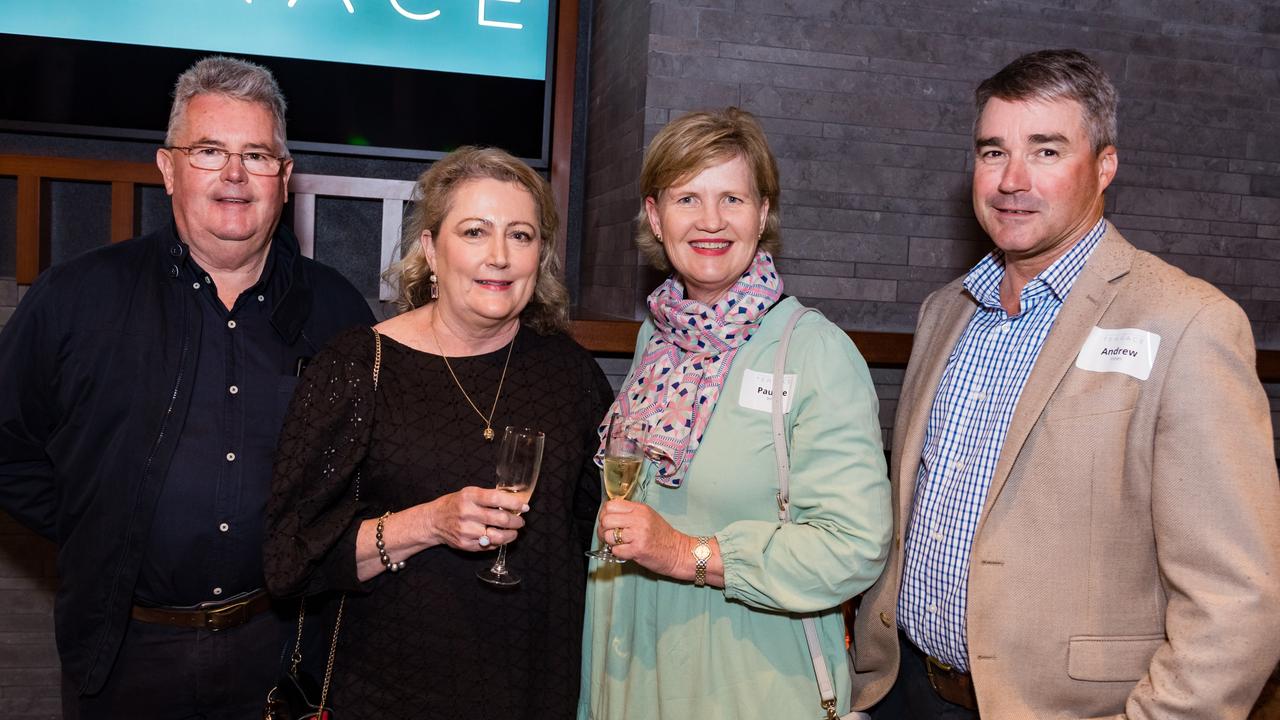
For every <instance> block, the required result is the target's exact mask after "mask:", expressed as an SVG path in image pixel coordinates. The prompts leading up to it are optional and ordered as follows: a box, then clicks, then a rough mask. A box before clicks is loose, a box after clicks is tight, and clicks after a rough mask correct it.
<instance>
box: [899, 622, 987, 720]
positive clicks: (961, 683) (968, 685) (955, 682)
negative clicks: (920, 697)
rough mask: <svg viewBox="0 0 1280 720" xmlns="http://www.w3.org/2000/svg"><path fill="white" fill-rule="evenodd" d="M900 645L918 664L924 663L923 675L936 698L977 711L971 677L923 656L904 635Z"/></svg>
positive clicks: (928, 656)
mask: <svg viewBox="0 0 1280 720" xmlns="http://www.w3.org/2000/svg"><path fill="white" fill-rule="evenodd" d="M902 644H903V645H905V646H906V647H909V648H911V650H912V651H914V653H915V655H916V657H917V658H918V659H919V660H920V662H922V663H924V670H925V673H927V674H928V676H929V685H931V686H932V687H933V691H934V692H936V693H938V697H940V698H942V699H943V700H946V701H947V702H949V703H951V704H952V705H959V706H960V707H962V708H965V709H966V710H973V711H977V709H978V696H977V694H976V693H974V691H973V676H972V675H970V674H969V673H967V672H960V671H959V670H956V669H955V668H954V667H952V666H951V665H948V664H947V663H944V662H942V661H941V660H939V659H937V658H935V657H933V656H932V655H927V654H925V652H924V651H923V650H921V649H920V648H918V647H916V646H915V643H913V642H911V640H909V639H908V638H907V636H906V634H905V633H903V634H902Z"/></svg>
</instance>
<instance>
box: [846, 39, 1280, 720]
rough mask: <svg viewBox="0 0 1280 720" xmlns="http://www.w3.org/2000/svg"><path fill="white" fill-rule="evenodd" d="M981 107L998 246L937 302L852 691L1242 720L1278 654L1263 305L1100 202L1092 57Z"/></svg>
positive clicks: (883, 703) (983, 192) (1030, 711)
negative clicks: (1175, 257) (1143, 244)
mask: <svg viewBox="0 0 1280 720" xmlns="http://www.w3.org/2000/svg"><path fill="white" fill-rule="evenodd" d="M976 99H977V105H978V121H977V123H976V125H975V128H974V130H975V133H974V134H975V160H974V178H973V202H974V211H975V213H976V214H977V217H978V220H979V222H980V223H981V224H982V226H983V228H984V229H985V230H986V232H987V233H988V235H990V236H991V239H992V240H993V242H994V243H995V246H996V249H995V250H994V251H993V252H992V254H991V255H989V256H987V258H985V259H984V260H983V261H982V262H980V263H979V264H978V265H977V266H975V268H974V269H973V270H972V271H971V272H970V273H969V275H967V276H966V277H964V278H961V279H959V280H957V281H955V282H953V283H951V284H950V285H948V286H946V287H945V288H943V289H941V290H939V291H937V292H935V293H934V294H933V295H931V296H930V297H929V298H928V299H927V300H926V301H925V303H924V305H923V307H922V308H921V311H920V320H919V327H918V328H917V332H916V336H915V345H914V348H913V349H912V353H911V361H910V364H909V365H908V368H907V373H906V378H905V380H904V383H903V388H902V395H901V399H900V401H899V407H898V415H897V421H896V425H895V437H894V443H893V462H892V467H891V478H892V480H893V484H894V499H895V509H896V518H897V525H896V530H895V542H894V544H893V547H892V549H891V551H890V555H889V563H888V567H887V568H886V570H885V573H884V575H883V577H881V579H880V581H879V582H878V583H877V584H876V585H875V586H874V587H873V588H871V590H869V591H868V592H867V594H866V596H865V598H864V599H863V602H862V606H861V609H860V611H859V613H858V617H857V622H856V627H855V629H854V633H853V637H854V642H855V661H854V683H853V684H854V703H853V704H854V707H857V708H869V707H872V706H874V708H873V713H872V714H873V717H877V718H890V719H892V720H899V719H907V720H913V719H915V718H977V717H979V713H980V714H981V717H982V718H984V719H985V720H1001V719H1004V718H1009V719H1015V718H1016V719H1019V720H1021V719H1024V718H1026V719H1043V718H1101V717H1106V718H1123V717H1127V718H1150V719H1152V720H1173V719H1191V718H1196V719H1203V720H1229V719H1231V718H1245V717H1246V716H1247V715H1248V713H1249V710H1250V708H1251V707H1252V705H1253V702H1254V701H1255V699H1256V697H1257V695H1258V693H1259V691H1260V690H1261V688H1262V685H1263V683H1264V682H1265V680H1266V678H1267V676H1268V674H1269V673H1270V672H1271V671H1272V669H1273V668H1274V667H1275V665H1276V662H1277V659H1278V658H1280V482H1278V481H1277V475H1276V459H1275V456H1274V454H1273V446H1272V435H1271V422H1270V416H1269V412H1268V407H1267V399H1266V397H1265V395H1264V393H1263V391H1262V388H1261V386H1260V384H1259V382H1258V378H1257V375H1256V371H1255V360H1254V342H1253V337H1252V333H1251V332H1250V328H1249V323H1248V320H1247V319H1246V318H1245V315H1244V313H1243V312H1242V311H1241V310H1240V308H1239V307H1238V306H1237V305H1236V304H1235V303H1234V302H1232V301H1231V300H1229V299H1227V298H1226V297H1225V296H1224V295H1223V294H1222V293H1221V292H1219V291H1218V290H1216V289H1215V288H1213V287H1212V286H1210V285H1209V284H1208V283H1205V282H1203V281H1200V280H1197V279H1195V278H1192V277H1189V276H1187V275H1186V274H1185V273H1183V272H1182V271H1180V270H1177V269H1175V268H1173V267H1171V266H1170V265H1168V264H1166V263H1165V262H1163V261H1161V260H1159V259H1157V258H1156V257H1154V256H1152V255H1150V254H1148V253H1146V252H1142V251H1140V250H1137V249H1135V248H1134V247H1133V246H1132V245H1130V244H1129V243H1128V242H1126V241H1125V239H1124V238H1123V237H1121V235H1120V233H1119V232H1118V231H1117V230H1116V229H1115V228H1114V227H1112V226H1111V225H1110V224H1109V223H1107V222H1106V221H1105V220H1104V219H1103V218H1102V210H1103V191H1104V190H1105V189H1106V187H1107V185H1108V184H1109V183H1110V182H1111V180H1112V178H1113V177H1114V176H1115V172H1116V167H1117V162H1118V160H1117V155H1116V148H1115V104H1116V95H1115V90H1114V88H1113V87H1112V85H1111V83H1110V81H1109V80H1108V79H1107V77H1106V75H1105V73H1104V72H1103V71H1102V69H1101V68H1100V67H1099V66H1098V65H1097V64H1096V63H1094V62H1093V61H1092V60H1091V59H1089V58H1088V57H1087V56H1085V55H1083V54H1081V53H1078V52H1076V51H1065V50H1063V51H1043V52H1038V53H1032V54H1030V55H1027V56H1023V57H1021V58H1019V59H1017V60H1015V61H1014V62H1013V63H1011V64H1010V65H1009V66H1007V67H1006V68H1004V69H1003V70H1001V71H1000V72H999V73H997V74H996V75H995V76H993V77H991V78H990V79H988V80H986V81H985V82H983V84H982V85H981V86H980V87H979V88H978V91H977V93H976ZM877 703H878V704H877Z"/></svg>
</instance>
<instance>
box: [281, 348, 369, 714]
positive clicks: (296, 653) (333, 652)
mask: <svg viewBox="0 0 1280 720" xmlns="http://www.w3.org/2000/svg"><path fill="white" fill-rule="evenodd" d="M369 329H370V330H372V331H373V392H374V394H375V397H376V395H377V392H378V375H379V373H381V371H382V333H379V332H378V330H377V328H372V327H371V328H369ZM355 496H356V499H357V500H359V499H360V470H359V469H357V470H356V490H355ZM346 605H347V594H346V593H342V597H341V598H339V600H338V614H337V617H336V618H335V619H334V621H333V638H332V639H331V640H330V641H329V660H328V661H327V662H326V663H325V666H324V684H323V685H322V686H321V688H320V707H319V711H320V712H319V714H318V715H317V717H324V708H325V703H326V702H328V700H329V683H330V681H332V680H333V661H334V658H336V657H337V656H338V630H339V629H340V628H341V627H342V610H343V608H345V607H346ZM306 616H307V598H306V597H305V596H303V598H302V599H301V600H300V601H298V637H297V639H296V640H295V641H294V645H293V657H291V658H290V660H292V661H293V665H292V672H294V673H297V672H298V665H299V664H300V663H301V662H302V621H303V620H304V619H306Z"/></svg>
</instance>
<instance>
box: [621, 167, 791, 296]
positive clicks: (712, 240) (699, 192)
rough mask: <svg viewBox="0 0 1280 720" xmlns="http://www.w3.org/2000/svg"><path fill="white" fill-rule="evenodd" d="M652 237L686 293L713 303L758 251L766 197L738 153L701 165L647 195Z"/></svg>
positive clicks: (733, 281) (744, 269)
mask: <svg viewBox="0 0 1280 720" xmlns="http://www.w3.org/2000/svg"><path fill="white" fill-rule="evenodd" d="M645 211H646V213H647V215H648V217H649V226H650V227H651V228H652V229H653V233H654V235H656V236H658V237H659V238H661V240H662V247H663V249H664V250H666V253H667V259H668V260H669V261H670V262H671V266H672V267H673V268H675V272H676V275H677V276H678V277H679V278H680V280H681V282H683V283H684V287H685V296H686V297H688V298H690V299H692V300H697V301H698V302H701V303H704V304H707V305H712V304H714V303H715V302H716V301H718V300H719V299H720V298H722V297H724V294H725V293H726V292H727V291H728V290H729V288H730V287H732V286H733V284H734V283H735V282H737V280H738V278H739V277H740V276H741V275H742V273H743V272H745V271H746V269H747V266H749V265H750V264H751V260H752V258H754V257H755V254H756V246H757V245H758V244H759V242H760V231H761V229H762V228H763V227H764V222H765V218H766V217H767V216H768V214H769V201H768V200H764V199H762V198H761V197H760V195H759V193H758V192H757V191H756V187H755V182H754V181H753V180H752V177H751V170H750V168H749V167H748V165H747V162H746V160H744V159H743V158H742V156H741V155H735V156H734V157H733V158H731V159H729V160H725V161H723V162H720V163H717V164H715V165H710V166H708V167H706V168H703V169H702V170H701V171H700V172H698V174H697V175H694V176H693V177H690V178H685V179H683V180H681V181H680V182H677V183H676V184H674V185H672V186H671V187H669V188H666V189H665V190H662V191H661V192H660V193H659V194H658V197H657V199H656V200H655V199H654V198H652V197H648V198H645Z"/></svg>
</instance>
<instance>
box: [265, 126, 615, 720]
mask: <svg viewBox="0 0 1280 720" xmlns="http://www.w3.org/2000/svg"><path fill="white" fill-rule="evenodd" d="M418 193H419V195H420V199H419V200H418V201H417V202H416V203H415V206H414V209H413V212H412V213H411V216H410V218H409V220H408V221H407V223H406V229H405V237H406V253H405V259H404V260H403V262H402V263H401V264H400V266H399V267H398V268H397V269H396V273H395V276H396V280H397V281H398V283H399V286H400V297H399V302H400V304H401V306H402V308H403V309H405V310H407V312H404V313H403V314H401V315H399V316H397V317H395V318H392V319H390V320H387V321H386V322H383V323H381V324H379V325H377V326H376V328H375V330H376V333H378V334H380V335H381V363H380V374H379V378H378V382H377V387H376V390H375V387H374V383H373V368H374V358H375V352H376V350H375V332H374V331H371V330H369V329H367V328H365V329H357V330H353V331H350V332H348V333H346V334H343V335H341V336H339V337H338V338H337V339H335V341H334V342H333V343H332V344H331V345H330V346H329V347H328V348H327V349H326V350H325V351H324V352H323V353H321V354H320V355H318V356H317V357H316V359H315V361H314V362H313V363H312V365H311V366H310V367H309V368H308V369H307V371H306V373H305V374H304V376H303V379H302V382H301V384H300V386H299V388H298V391H297V393H296V394H295V395H294V398H293V403H292V405H291V407H290V410H289V418H288V419H287V420H286V422H285V427H284V430H283V432H282V434H281V439H280V448H279V452H278V457H277V462H276V472H275V482H274V487H273V492H272V497H271V500H270V503H269V505H268V517H267V533H268V537H267V542H266V548H265V565H266V573H267V582H268V585H269V587H270V589H271V591H272V592H273V593H275V594H279V595H299V594H307V595H311V594H315V593H320V592H324V591H345V592H346V593H347V600H346V603H345V609H344V611H343V615H342V623H341V630H340V632H339V640H338V650H337V655H336V661H335V664H334V669H333V683H332V689H331V691H330V703H331V704H332V706H333V708H334V712H335V715H336V716H337V717H340V718H347V719H350V718H373V717H380V718H388V719H391V718H409V717H413V718H449V719H450V720H465V719H466V718H485V719H486V720H489V719H491V718H495V717H501V718H530V719H531V720H532V719H534V718H538V719H542V718H566V717H571V716H572V714H573V712H574V707H575V704H576V702H577V695H578V676H579V669H580V668H579V653H580V642H581V633H582V602H583V593H584V584H585V575H586V563H585V558H584V557H583V550H585V549H586V548H587V547H588V546H589V542H590V539H591V531H592V524H593V521H594V519H595V512H596V509H597V507H598V505H599V500H600V497H599V483H600V481H599V475H598V471H597V470H596V468H595V466H594V465H592V464H591V462H590V459H591V456H592V454H593V453H594V452H595V450H596V447H597V446H598V445H599V438H598V436H597V435H596V426H597V424H598V422H599V420H600V417H601V416H602V414H603V412H604V410H605V408H606V407H607V406H608V404H609V401H610V400H611V399H612V393H611V392H610V389H609V386H608V384H607V383H606V381H605V379H604V376H603V374H602V373H601V372H600V369H599V367H598V366H597V365H596V364H595V362H594V360H593V359H592V358H591V356H590V355H589V354H588V353H587V352H586V351H585V350H583V349H582V348H581V347H579V346H578V345H577V344H575V343H574V342H573V341H572V340H571V339H569V337H568V336H567V335H565V329H566V327H567V315H566V307H567V294H566V292H565V289H564V286H563V285H562V284H561V282H560V281H559V279H558V278H557V269H558V268H557V262H556V253H555V247H554V237H555V233H556V229H557V225H558V218H557V216H556V211H555V206H554V203H553V201H552V196H551V191H550V188H549V187H548V186H547V183H546V181H544V180H543V179H542V178H540V177H539V176H538V175H537V174H535V173H534V172H533V171H532V170H530V169H529V168H528V167H527V166H525V165H524V164H523V163H521V162H520V161H519V160H516V159H515V158H513V157H511V156H510V155H508V154H507V153H505V152H502V151H499V150H493V149H477V148H463V149H460V150H458V151H456V152H454V153H452V154H450V155H449V156H448V157H446V158H444V159H442V160H440V161H438V162H437V163H435V164H434V165H433V166H432V167H431V168H430V169H429V170H428V171H427V172H426V173H424V174H423V175H422V177H421V178H419V180H418ZM507 425H515V426H525V427H531V428H535V429H537V430H541V431H543V432H545V433H546V446H545V451H544V455H543V460H542V471H541V474H540V476H539V480H538V485H537V488H536V490H535V491H534V493H533V495H532V497H531V498H530V500H529V507H528V509H527V512H525V513H523V514H522V515H514V514H512V513H510V512H508V511H518V510H520V509H521V508H519V507H518V505H519V502H518V501H515V500H513V496H511V495H508V494H506V493H502V492H499V491H497V490H494V489H492V488H493V485H494V472H493V471H494V463H495V460H496V451H497V446H498V442H497V441H495V440H492V439H491V438H492V436H493V433H496V434H498V435H501V432H502V428H503V427H504V426H507ZM490 430H492V431H493V433H491V432H490ZM357 495H358V497H357ZM386 513H390V514H389V515H388V514H386ZM380 523H381V526H382V527H381V530H382V537H383V541H384V544H385V548H384V550H385V554H381V553H379V548H378V547H377V546H376V544H375V536H376V534H377V530H378V526H379V524H380ZM508 543H510V546H509V548H508V553H509V555H508V563H509V565H510V566H511V567H513V568H514V569H515V570H516V571H517V572H518V573H519V575H520V576H521V577H522V578H523V582H521V583H520V584H519V585H517V586H515V587H513V588H502V587H495V586H492V585H489V584H486V583H483V582H481V581H479V580H478V579H476V575H475V574H476V571H477V570H478V569H480V568H482V567H486V566H487V565H488V564H490V563H492V561H493V555H492V553H491V552H489V551H491V550H493V549H494V548H496V547H497V546H499V545H503V544H508ZM400 563H404V566H403V568H402V569H398V570H396V571H394V572H389V571H388V570H390V569H392V568H395V567H398V566H399V564H400ZM332 627H333V618H329V622H328V625H327V627H326V628H325V629H326V631H328V630H329V629H331V628H332Z"/></svg>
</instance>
